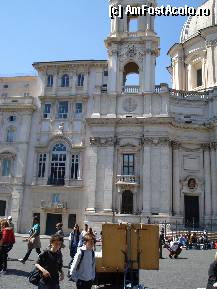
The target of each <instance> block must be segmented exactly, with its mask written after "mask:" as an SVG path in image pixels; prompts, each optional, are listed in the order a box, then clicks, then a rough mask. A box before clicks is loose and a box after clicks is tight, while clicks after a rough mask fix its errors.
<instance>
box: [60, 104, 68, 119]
mask: <svg viewBox="0 0 217 289" xmlns="http://www.w3.org/2000/svg"><path fill="white" fill-rule="evenodd" d="M67 116H68V101H60V102H59V107H58V118H67Z"/></svg>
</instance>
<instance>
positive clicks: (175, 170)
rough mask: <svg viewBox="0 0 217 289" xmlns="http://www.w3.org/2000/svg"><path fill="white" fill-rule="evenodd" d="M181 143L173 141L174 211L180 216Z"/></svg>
mask: <svg viewBox="0 0 217 289" xmlns="http://www.w3.org/2000/svg"><path fill="white" fill-rule="evenodd" d="M179 148H180V143H177V142H175V141H173V142H172V149H173V167H172V174H173V211H174V213H175V215H177V216H180V205H181V204H180V202H181V195H180V158H179Z"/></svg>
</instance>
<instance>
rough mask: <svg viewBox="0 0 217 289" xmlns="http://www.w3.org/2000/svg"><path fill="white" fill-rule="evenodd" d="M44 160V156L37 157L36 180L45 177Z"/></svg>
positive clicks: (45, 156)
mask: <svg viewBox="0 0 217 289" xmlns="http://www.w3.org/2000/svg"><path fill="white" fill-rule="evenodd" d="M46 158H47V155H46V154H40V155H39V163H38V178H44V176H45V167H46Z"/></svg>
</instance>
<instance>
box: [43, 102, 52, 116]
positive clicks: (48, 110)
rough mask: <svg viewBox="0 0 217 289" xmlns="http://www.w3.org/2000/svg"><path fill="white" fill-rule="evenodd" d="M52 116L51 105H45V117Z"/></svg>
mask: <svg viewBox="0 0 217 289" xmlns="http://www.w3.org/2000/svg"><path fill="white" fill-rule="evenodd" d="M50 116H51V103H45V104H44V111H43V117H44V118H50Z"/></svg>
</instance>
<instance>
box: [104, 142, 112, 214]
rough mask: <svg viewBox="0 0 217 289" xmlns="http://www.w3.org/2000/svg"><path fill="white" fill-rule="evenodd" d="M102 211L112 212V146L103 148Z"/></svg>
mask: <svg viewBox="0 0 217 289" xmlns="http://www.w3.org/2000/svg"><path fill="white" fill-rule="evenodd" d="M105 156H106V157H105V178H104V211H106V212H111V211H112V187H113V161H114V145H111V146H109V147H107V148H105Z"/></svg>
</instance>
